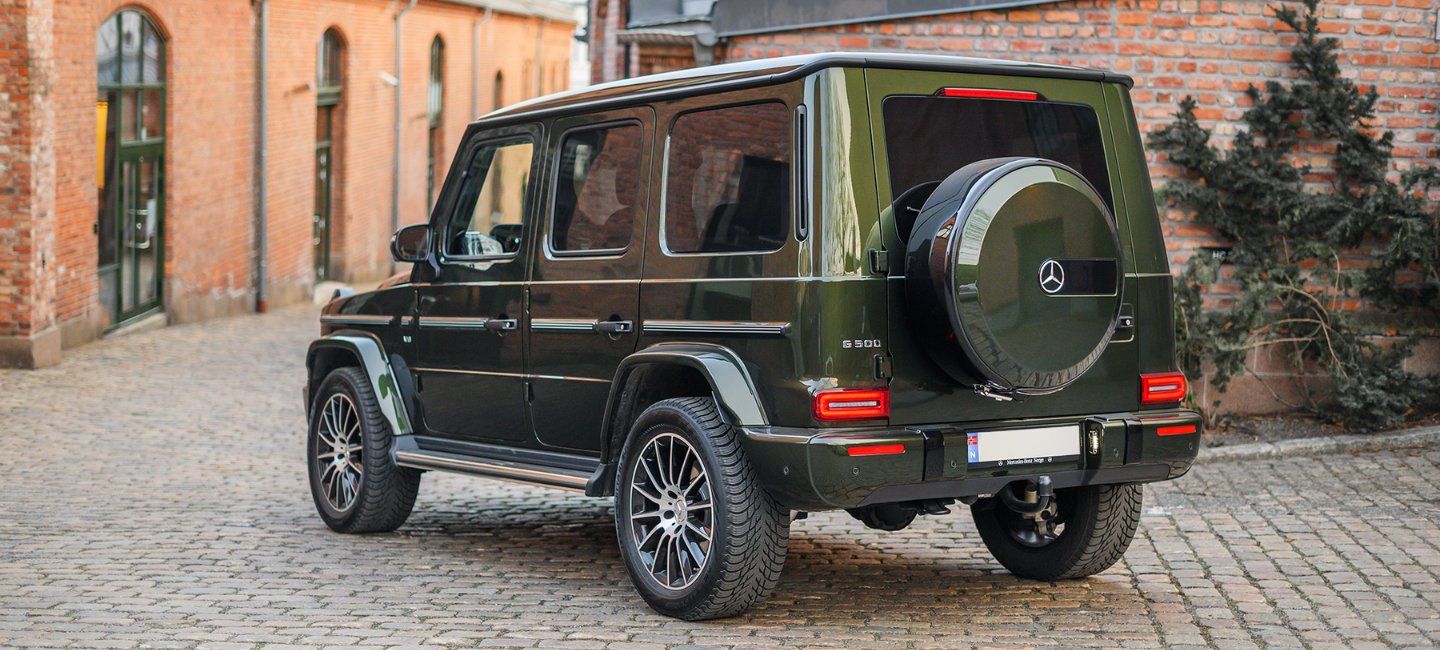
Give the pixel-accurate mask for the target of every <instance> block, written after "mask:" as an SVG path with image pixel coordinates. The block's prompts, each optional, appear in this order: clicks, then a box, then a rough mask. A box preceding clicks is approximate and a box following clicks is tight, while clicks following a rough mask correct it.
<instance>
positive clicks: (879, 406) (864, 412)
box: [815, 388, 890, 421]
mask: <svg viewBox="0 0 1440 650" xmlns="http://www.w3.org/2000/svg"><path fill="white" fill-rule="evenodd" d="M888 417H890V389H889V388H841V389H837V390H823V391H820V392H818V393H815V419H816V420H822V421H823V420H878V419H882V418H888Z"/></svg>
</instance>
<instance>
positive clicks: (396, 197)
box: [390, 0, 419, 273]
mask: <svg viewBox="0 0 1440 650" xmlns="http://www.w3.org/2000/svg"><path fill="white" fill-rule="evenodd" d="M418 1H419V0H410V4H407V5H405V8H404V9H401V10H400V13H397V14H395V161H394V162H395V174H394V176H395V178H394V181H393V183H392V184H391V188H390V190H391V192H390V194H391V197H392V200H391V202H390V232H392V233H393V232H395V231H397V230H399V229H400V126H401V119H400V99H401V92H400V91H401V89H402V87H403V85H402V84H401V80H402V79H404V75H403V74H402V73H401V66H402V65H403V61H402V60H401V57H400V45H401V43H402V42H403V39H402V36H403V34H402V33H401V32H402V25H403V24H404V21H403V20H402V19H403V18H404V17H405V14H406V13H407V12H409V11H410V10H411V9H414V8H415V3H416V2H418ZM397 264H398V263H397V262H395V261H394V260H391V261H390V272H391V273H394V272H395V269H396V268H397Z"/></svg>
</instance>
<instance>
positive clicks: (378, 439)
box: [306, 367, 420, 533]
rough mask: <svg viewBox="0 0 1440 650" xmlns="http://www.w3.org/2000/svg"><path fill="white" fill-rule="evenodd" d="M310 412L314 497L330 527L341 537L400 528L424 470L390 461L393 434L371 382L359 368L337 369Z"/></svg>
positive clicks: (322, 386) (323, 386)
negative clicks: (342, 534)
mask: <svg viewBox="0 0 1440 650" xmlns="http://www.w3.org/2000/svg"><path fill="white" fill-rule="evenodd" d="M310 411H311V412H310V435H309V444H308V445H307V449H306V452H307V453H306V458H307V460H308V461H309V462H308V463H307V464H308V465H309V474H310V494H311V496H312V497H314V499H315V509H316V510H318V511H319V512H320V518H321V519H323V520H324V521H325V525H327V526H329V527H330V528H331V529H333V530H335V531H336V532H341V533H374V532H384V531H391V530H395V529H396V528H399V527H400V525H401V524H403V523H405V519H406V518H408V517H409V516H410V509H411V508H412V507H414V505H415V495H416V493H418V492H419V489H420V470H417V469H410V468H406V467H400V466H398V465H396V464H395V463H394V461H393V460H391V458H390V447H391V445H393V444H394V436H393V435H391V433H390V426H389V425H388V424H387V423H386V421H385V417H384V416H383V415H381V413H380V405H379V403H378V402H376V400H375V391H374V390H372V389H371V388H370V380H369V378H367V377H366V376H365V373H364V372H362V371H361V370H360V369H359V368H353V367H346V368H337V369H336V370H334V371H333V372H331V373H330V374H329V376H327V377H325V381H323V382H321V384H320V390H319V391H317V393H316V395H315V403H314V405H313V407H312V408H311V409H310Z"/></svg>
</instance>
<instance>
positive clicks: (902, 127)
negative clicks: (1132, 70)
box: [882, 96, 1115, 210]
mask: <svg viewBox="0 0 1440 650" xmlns="http://www.w3.org/2000/svg"><path fill="white" fill-rule="evenodd" d="M882 110H883V113H884V116H885V154H886V156H887V157H888V160H889V162H890V195H891V196H890V200H891V201H894V200H896V199H898V198H900V195H902V194H904V193H905V191H906V190H909V189H910V188H913V187H915V186H917V185H921V184H925V183H933V182H939V181H943V180H945V177H947V176H949V175H950V174H951V172H954V171H955V170H957V169H960V168H961V167H964V166H965V165H968V164H970V163H973V162H979V161H981V160H987V159H990V158H1008V157H1011V156H1033V157H1037V158H1048V159H1050V160H1054V161H1056V162H1060V163H1063V164H1065V165H1067V166H1069V167H1071V168H1073V169H1074V170H1075V171H1078V172H1080V175H1081V176H1084V177H1085V180H1088V181H1090V183H1091V184H1092V185H1094V186H1095V189H1096V190H1098V191H1099V192H1100V196H1101V198H1102V199H1104V201H1105V203H1106V205H1109V206H1110V208H1111V209H1112V210H1113V209H1114V207H1115V206H1114V204H1113V203H1112V202H1111V199H1110V175H1109V173H1108V172H1107V171H1106V169H1105V147H1104V144H1103V143H1102V142H1101V139H1100V120H1099V119H1097V118H1096V116H1095V110H1094V109H1092V108H1090V107H1089V106H1082V105H1078V104H1052V103H1049V102H1037V101H1013V100H1001V99H974V98H966V97H915V96H895V97H889V98H886V100H885V103H884V105H883V109H882Z"/></svg>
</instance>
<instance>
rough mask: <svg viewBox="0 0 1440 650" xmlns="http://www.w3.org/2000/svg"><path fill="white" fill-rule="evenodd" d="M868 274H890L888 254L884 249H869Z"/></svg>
mask: <svg viewBox="0 0 1440 650" xmlns="http://www.w3.org/2000/svg"><path fill="white" fill-rule="evenodd" d="M870 274H871V275H889V274H890V254H889V253H886V252H885V251H882V250H879V249H876V248H872V249H870Z"/></svg>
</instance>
